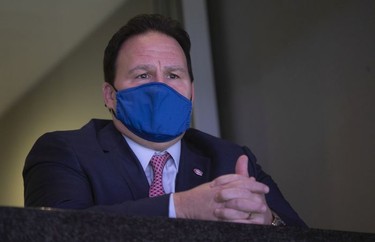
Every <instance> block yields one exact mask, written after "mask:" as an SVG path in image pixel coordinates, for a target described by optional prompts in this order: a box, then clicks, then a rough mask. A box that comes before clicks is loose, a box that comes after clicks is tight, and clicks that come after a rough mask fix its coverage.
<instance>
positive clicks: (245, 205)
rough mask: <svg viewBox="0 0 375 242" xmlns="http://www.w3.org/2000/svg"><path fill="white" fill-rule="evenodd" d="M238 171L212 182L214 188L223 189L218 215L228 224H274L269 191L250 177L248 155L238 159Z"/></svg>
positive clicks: (220, 195) (216, 199)
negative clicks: (268, 198) (266, 197)
mask: <svg viewBox="0 0 375 242" xmlns="http://www.w3.org/2000/svg"><path fill="white" fill-rule="evenodd" d="M235 172H236V174H230V175H224V176H221V177H218V178H216V179H215V180H214V181H213V182H212V183H211V186H213V188H215V187H220V190H219V192H218V193H217V195H216V197H215V201H216V202H217V203H218V204H221V206H218V207H217V208H216V209H215V212H214V214H215V216H216V217H217V218H218V219H220V220H225V221H232V222H240V223H251V224H271V221H272V212H271V210H270V209H269V207H268V205H267V202H266V199H265V194H267V193H268V192H269V188H268V186H266V185H264V184H262V183H260V182H257V181H256V180H255V178H254V177H249V174H248V158H247V156H245V155H242V156H240V157H239V158H238V160H237V163H236V168H235Z"/></svg>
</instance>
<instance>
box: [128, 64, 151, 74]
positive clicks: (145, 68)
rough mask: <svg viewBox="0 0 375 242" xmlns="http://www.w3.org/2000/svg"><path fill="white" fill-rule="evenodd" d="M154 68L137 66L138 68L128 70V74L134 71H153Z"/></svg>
mask: <svg viewBox="0 0 375 242" xmlns="http://www.w3.org/2000/svg"><path fill="white" fill-rule="evenodd" d="M154 69H155V67H154V66H152V65H139V66H136V67H134V68H132V69H130V70H129V72H128V73H129V74H132V73H133V72H135V71H138V70H142V71H150V70H154Z"/></svg>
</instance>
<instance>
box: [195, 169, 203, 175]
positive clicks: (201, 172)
mask: <svg viewBox="0 0 375 242" xmlns="http://www.w3.org/2000/svg"><path fill="white" fill-rule="evenodd" d="M193 171H194V173H195V174H196V175H198V176H202V175H203V171H201V170H199V169H198V168H194V169H193Z"/></svg>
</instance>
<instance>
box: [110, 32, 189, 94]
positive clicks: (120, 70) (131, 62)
mask: <svg viewBox="0 0 375 242" xmlns="http://www.w3.org/2000/svg"><path fill="white" fill-rule="evenodd" d="M149 82H162V83H165V84H167V85H168V86H170V87H172V88H173V89H175V90H176V91H177V92H179V93H180V94H182V95H183V96H185V97H186V98H188V99H192V96H193V86H192V83H191V80H190V76H189V72H188V68H187V63H186V57H185V54H184V52H183V50H182V48H181V46H180V45H179V44H178V42H177V41H176V40H175V39H174V38H172V37H169V36H168V35H165V34H162V33H159V32H147V33H145V34H141V35H136V36H133V37H131V38H130V39H128V40H127V41H126V42H125V43H124V44H123V45H122V47H121V49H120V51H119V54H118V57H117V62H116V76H115V81H114V86H115V88H116V89H117V90H123V89H126V88H130V87H136V86H139V85H142V84H145V83H149Z"/></svg>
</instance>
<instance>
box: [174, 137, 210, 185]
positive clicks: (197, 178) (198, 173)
mask: <svg viewBox="0 0 375 242" xmlns="http://www.w3.org/2000/svg"><path fill="white" fill-rule="evenodd" d="M209 165H210V159H208V158H207V157H205V156H201V155H199V154H197V153H195V152H193V151H192V150H191V149H190V148H189V147H188V145H187V143H186V141H184V139H182V142H181V156H180V164H179V169H178V173H177V177H176V192H180V191H185V190H188V189H191V188H193V187H196V186H198V185H200V184H203V183H205V182H208V181H209V177H210V174H209V170H210V169H209Z"/></svg>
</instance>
